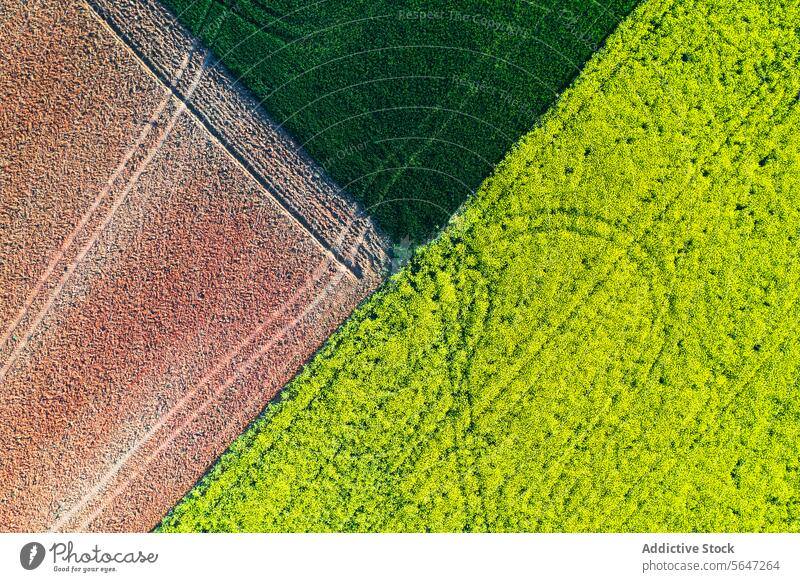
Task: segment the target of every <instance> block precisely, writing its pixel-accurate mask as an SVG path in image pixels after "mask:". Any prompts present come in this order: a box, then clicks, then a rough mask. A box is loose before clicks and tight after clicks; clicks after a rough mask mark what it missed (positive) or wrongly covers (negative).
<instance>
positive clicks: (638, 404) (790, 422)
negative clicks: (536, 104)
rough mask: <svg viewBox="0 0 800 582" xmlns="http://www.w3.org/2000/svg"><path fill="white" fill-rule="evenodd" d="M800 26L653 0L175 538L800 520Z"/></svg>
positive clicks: (741, 1) (196, 497) (225, 470)
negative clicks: (195, 534) (232, 533)
mask: <svg viewBox="0 0 800 582" xmlns="http://www.w3.org/2000/svg"><path fill="white" fill-rule="evenodd" d="M798 27H800V12H798V7H797V6H796V5H793V4H791V5H790V4H789V3H781V2H769V3H767V2H762V1H760V0H736V1H735V2H731V1H730V0H724V1H723V0H649V1H647V2H646V3H645V4H644V5H642V6H641V7H640V8H638V9H637V10H635V11H634V13H633V15H632V16H631V17H630V19H629V20H627V21H626V22H625V23H623V25H622V26H621V27H620V29H619V30H618V31H617V32H616V33H615V34H614V35H613V36H612V37H611V39H610V40H609V44H608V47H607V49H605V50H603V51H601V53H600V54H599V55H598V57H597V58H596V59H593V60H592V61H591V62H590V64H589V65H588V66H587V68H586V70H585V71H584V73H583V74H582V75H581V77H580V78H579V80H578V82H577V83H576V85H575V86H574V87H573V88H571V89H570V90H569V91H568V92H567V93H566V94H565V95H564V96H563V97H562V99H561V100H559V102H558V104H557V105H556V107H555V108H554V109H553V110H552V111H551V112H550V113H548V114H547V115H546V116H545V118H544V119H543V121H542V123H541V125H540V126H539V127H537V128H536V129H535V130H534V131H532V132H531V133H530V134H529V135H528V136H526V137H525V138H524V139H523V141H522V142H521V143H520V144H519V145H518V146H517V147H516V148H515V149H514V150H513V152H512V153H511V154H510V155H509V156H508V157H507V158H506V160H505V161H504V162H503V163H502V164H501V165H500V166H499V167H498V169H497V171H496V173H495V174H494V176H493V177H492V178H490V179H489V180H487V181H486V182H485V183H484V185H483V186H482V187H481V189H480V191H479V192H478V194H477V196H476V197H475V199H473V200H472V201H471V202H470V203H469V204H468V205H467V207H466V208H465V209H464V210H463V211H462V212H461V213H459V214H458V215H457V216H456V218H454V219H453V221H452V222H451V223H450V225H449V226H448V227H447V228H446V230H445V232H444V233H443V234H442V235H441V236H440V237H439V238H438V239H437V240H436V241H434V242H433V243H432V244H430V245H429V246H427V247H424V248H423V249H421V250H420V252H418V253H417V254H416V256H415V258H414V259H413V260H412V262H411V263H410V264H409V266H408V267H407V268H406V269H404V270H403V271H401V272H400V273H399V274H398V275H396V276H395V277H393V278H392V280H391V281H390V282H389V284H388V285H387V286H386V287H385V288H384V289H383V290H382V291H380V292H379V293H378V294H376V295H375V296H373V297H372V298H371V299H370V300H369V301H368V302H367V303H366V304H365V305H364V306H363V307H362V308H361V309H360V310H359V311H358V312H357V313H356V315H355V316H354V317H353V318H352V319H351V320H350V321H349V323H347V324H346V325H345V326H344V328H343V329H342V330H341V331H340V332H339V333H338V334H337V335H336V336H334V338H333V339H332V340H331V341H330V342H329V344H328V345H327V347H326V348H325V349H324V350H323V351H322V353H321V354H320V355H319V357H317V358H316V359H315V360H314V361H313V362H312V363H311V364H310V365H309V366H308V367H307V368H306V369H305V371H304V372H303V373H302V374H301V375H300V376H299V377H298V379H297V380H296V381H295V382H293V383H292V384H291V385H290V386H289V387H288V388H287V389H286V390H285V392H284V398H283V400H282V401H281V402H280V403H278V404H277V405H275V406H272V407H270V408H269V409H268V410H267V411H266V412H265V414H264V415H263V417H262V418H261V419H259V420H258V421H257V422H256V423H255V425H254V426H253V427H252V429H251V430H249V431H248V432H247V433H246V434H244V435H243V436H242V437H241V438H240V439H239V440H238V441H237V442H235V443H234V444H233V446H232V447H231V449H230V451H229V452H228V453H227V454H225V455H224V457H223V458H222V459H221V461H220V462H219V463H218V464H217V465H216V466H215V467H214V468H213V469H212V470H211V472H210V474H209V475H208V476H207V477H206V478H205V479H204V480H203V481H202V483H201V484H200V485H199V486H198V487H197V488H195V490H193V491H191V492H190V493H189V494H188V496H187V497H186V498H185V499H184V501H183V502H181V503H180V504H179V505H178V506H177V507H176V508H175V509H174V510H173V511H172V512H171V513H170V515H168V516H167V517H166V518H165V520H164V522H163V524H162V526H161V528H160V529H162V530H164V531H205V530H214V531H262V530H266V531H273V530H278V531H307V530H313V531H318V530H322V531H328V530H331V531H350V530H357V531H395V530H403V531H409V530H410V531H420V530H421V531H424V530H436V531H481V530H490V531H674V530H678V531H800V445H798V443H800V332H799V330H798V326H799V325H800V304H798V295H799V294H800V261H798V254H799V253H800V245H799V244H798V243H800V197H798V192H800V102H799V99H800V68H799V67H798V62H800V38H799V37H798V35H797V30H798Z"/></svg>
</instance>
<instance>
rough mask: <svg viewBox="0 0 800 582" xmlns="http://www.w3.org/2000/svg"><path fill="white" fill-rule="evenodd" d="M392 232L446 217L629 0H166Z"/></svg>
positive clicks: (422, 233)
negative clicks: (344, 0)
mask: <svg viewBox="0 0 800 582" xmlns="http://www.w3.org/2000/svg"><path fill="white" fill-rule="evenodd" d="M164 3H165V4H166V5H167V7H169V8H170V9H172V10H173V12H174V13H175V14H177V15H179V17H180V20H182V21H183V22H184V23H186V24H187V25H188V26H189V27H190V28H191V29H192V30H193V31H194V32H195V33H197V34H199V36H200V37H201V38H202V39H203V40H204V41H205V43H206V44H207V45H208V46H210V47H211V48H212V49H213V50H214V51H215V53H216V54H217V55H218V56H220V57H221V58H222V60H223V61H224V62H225V64H227V65H228V67H229V68H230V69H231V70H232V71H233V72H234V74H235V75H239V76H241V78H242V80H243V81H244V82H245V84H246V85H248V86H249V87H250V88H251V89H252V90H253V91H254V92H255V94H256V95H257V96H258V97H259V98H260V99H262V100H263V103H264V105H265V107H266V109H267V110H268V111H269V112H270V114H271V115H272V116H273V118H274V119H275V120H276V121H277V122H278V123H280V124H282V125H283V126H284V127H285V128H286V129H288V130H289V132H290V133H292V134H293V135H294V136H295V137H296V139H297V141H298V142H299V143H301V144H302V145H303V147H305V148H306V150H307V151H308V152H309V153H310V154H311V155H312V157H314V158H315V159H316V160H317V161H318V162H319V163H320V164H322V165H323V166H324V167H325V169H327V170H328V172H329V173H330V174H331V175H332V176H333V178H334V179H335V180H336V181H337V182H338V183H339V185H340V186H342V187H343V188H344V189H345V190H348V191H349V192H351V193H352V194H353V195H354V196H355V197H356V198H358V199H359V200H361V201H362V202H363V203H364V205H365V207H366V208H367V210H368V211H369V212H370V213H371V214H373V215H374V216H375V217H377V219H378V220H379V222H380V224H381V225H382V226H383V228H384V229H385V230H386V231H387V233H389V234H390V235H392V237H393V238H394V239H395V240H401V239H403V238H405V237H410V238H411V239H412V240H417V241H419V240H424V239H426V238H428V236H429V235H431V234H432V233H433V232H435V231H437V230H438V227H440V226H443V225H444V224H445V223H446V222H447V220H448V219H449V218H450V215H451V214H452V213H453V212H454V211H455V210H456V209H457V208H458V206H459V205H460V204H461V203H462V202H463V201H464V200H465V198H466V197H467V196H468V195H469V194H470V193H471V192H473V191H474V190H475V189H477V187H478V186H479V185H480V183H481V181H482V180H483V179H484V178H486V177H487V176H488V175H490V174H491V172H492V168H493V167H494V165H495V164H497V163H498V162H499V161H500V160H501V159H502V157H503V156H504V155H505V154H506V153H507V152H508V150H509V149H510V148H511V146H512V145H513V144H514V143H515V142H516V141H517V140H518V139H519V138H520V137H521V136H522V135H523V134H525V133H527V132H528V131H529V130H530V129H531V128H532V127H533V124H534V122H535V120H536V119H537V117H538V116H539V115H540V114H541V113H543V112H544V111H545V110H546V109H547V108H548V107H549V106H550V105H552V104H553V102H554V101H555V99H556V96H557V95H558V93H559V92H560V91H562V90H563V88H564V87H566V86H567V85H568V84H569V83H570V82H571V81H572V80H573V79H574V78H575V76H576V75H577V74H578V73H579V71H580V69H581V68H582V67H583V64H584V62H585V61H586V59H587V58H588V57H590V56H591V55H592V53H593V52H594V51H595V50H596V48H597V46H598V44H600V43H601V42H602V40H603V39H604V38H605V37H606V36H607V35H608V33H609V32H610V31H611V30H613V28H614V27H615V26H616V24H617V23H618V21H619V20H620V19H622V18H623V17H624V16H625V15H626V14H627V13H628V12H629V11H630V9H631V8H632V7H633V6H634V5H635V0H591V1H588V2H587V1H585V0H537V1H536V2H529V1H516V2H505V1H504V2H486V1H485V0H457V1H454V0H424V1H422V0H392V1H388V2H384V1H374V0H351V1H347V2H342V1H337V0H317V1H313V2H306V1H303V2H299V1H297V0H275V1H270V2H266V1H264V0H225V2H219V1H215V0H165V1H164Z"/></svg>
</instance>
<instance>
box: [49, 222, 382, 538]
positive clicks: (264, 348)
mask: <svg viewBox="0 0 800 582" xmlns="http://www.w3.org/2000/svg"><path fill="white" fill-rule="evenodd" d="M347 226H348V228H350V227H351V223H350V222H348V225H347ZM366 234H367V231H364V232H362V233H361V235H360V236H359V237H358V238H357V239H356V241H355V242H354V243H353V244H352V245H351V251H352V252H353V253H355V252H358V248H359V247H360V246H361V245H362V244H363V239H364V237H365V236H366ZM341 237H343V232H341V233H340V239H341ZM326 259H327V260H328V261H330V257H323V260H322V261H321V262H320V263H319V264H318V265H317V267H316V268H315V269H314V271H312V272H311V275H310V276H309V278H308V280H307V281H306V284H305V285H303V287H302V288H301V289H300V290H298V291H296V292H295V293H294V294H293V295H292V297H291V298H290V299H289V300H288V301H287V302H285V303H284V304H283V306H282V308H281V309H280V310H279V311H280V313H282V312H283V311H285V310H286V308H287V306H288V305H290V304H291V303H293V302H296V301H299V300H300V299H301V298H302V295H303V294H304V293H305V292H306V291H307V290H309V288H310V287H313V285H314V283H317V282H319V281H321V280H322V277H323V275H324V273H322V271H323V269H324V268H325V266H326ZM331 264H332V265H333V266H335V267H338V268H337V269H336V270H337V272H338V273H337V274H336V275H334V276H333V277H332V279H331V281H330V282H328V284H327V285H325V287H324V288H323V289H322V290H321V291H320V292H319V293H318V294H317V296H316V297H315V298H314V299H313V300H312V301H311V302H310V303H309V304H308V305H306V306H305V308H303V310H302V311H301V312H300V314H298V315H297V316H295V318H294V319H292V320H291V321H289V322H288V323H287V324H285V325H284V326H283V327H281V328H280V330H278V331H277V332H276V333H275V334H273V335H272V336H271V337H269V339H268V340H267V341H266V342H265V343H264V344H263V345H261V346H260V347H259V348H258V349H257V350H256V351H255V352H254V353H253V354H251V355H250V356H249V357H248V358H247V359H246V360H245V361H244V362H242V363H240V364H239V365H238V366H234V369H233V371H232V373H231V374H229V375H227V379H225V378H226V376H222V378H220V379H222V380H224V381H223V384H222V385H221V387H217V389H215V390H214V391H213V393H212V394H210V395H209V396H208V397H206V398H205V399H204V400H202V401H201V403H200V404H199V406H198V408H197V409H196V410H195V411H194V412H193V413H192V414H191V415H190V417H189V419H187V420H186V421H184V422H182V423H181V424H180V425H179V426H178V427H177V428H175V429H173V431H172V432H171V433H170V434H169V436H167V437H165V438H164V441H163V442H162V443H161V444H160V445H159V447H158V448H157V449H156V451H155V452H154V453H151V454H150V455H149V456H148V457H147V460H146V461H145V462H144V463H143V464H142V466H141V467H140V470H139V471H137V472H135V474H134V476H133V477H131V478H129V479H127V480H125V482H124V483H120V484H119V485H117V487H115V488H114V490H113V491H112V496H111V497H110V498H109V499H107V500H105V501H101V502H100V505H99V506H98V507H97V508H96V509H95V510H94V511H93V512H92V513H91V514H90V516H89V517H88V518H86V519H84V520H83V521H82V522H81V523H80V526H79V527H78V528H77V531H82V530H83V529H85V527H86V526H87V525H88V524H90V523H91V522H92V521H93V520H94V519H95V518H96V517H97V515H99V513H100V512H101V511H102V509H103V508H105V506H106V505H107V504H108V502H109V501H110V500H111V499H113V498H115V497H116V496H117V495H119V493H120V492H121V491H122V490H123V489H124V488H125V487H127V486H128V485H129V484H130V483H131V481H132V480H133V479H135V478H137V477H138V476H139V475H141V472H142V469H144V468H145V467H146V466H147V465H149V464H150V463H151V462H152V461H153V459H154V458H155V456H156V455H157V454H158V453H159V452H161V451H162V450H164V448H165V447H166V445H167V444H169V443H171V442H172V440H173V439H174V438H175V437H176V436H177V435H178V434H180V433H181V432H182V431H183V430H184V428H185V427H186V425H187V424H188V423H189V422H191V421H193V420H194V419H196V418H197V416H198V415H199V413H200V412H201V411H203V410H205V409H206V408H207V407H208V405H209V404H210V403H211V402H212V401H213V400H214V399H216V398H218V397H219V396H220V395H221V394H222V393H223V391H224V390H226V389H227V388H230V386H231V385H233V384H234V383H235V382H236V381H237V380H240V379H241V375H242V374H243V373H247V372H248V371H249V369H250V368H251V367H252V366H253V365H254V364H255V363H256V362H257V361H258V360H259V359H261V358H262V357H263V356H264V355H265V354H266V353H267V352H268V351H269V350H270V349H271V348H272V346H273V345H274V344H275V343H276V341H277V340H278V338H282V337H283V336H285V334H286V333H287V332H288V331H289V330H290V329H292V328H294V327H296V326H297V324H298V323H299V322H300V321H301V320H302V319H303V318H304V317H306V316H307V315H308V313H309V312H311V311H312V310H313V309H314V308H315V307H316V306H317V305H318V304H319V303H320V302H321V301H322V300H324V299H325V298H327V296H328V295H329V294H330V292H331V290H333V289H334V288H335V287H336V286H338V284H339V283H340V282H341V280H342V277H343V276H344V274H345V272H346V271H345V270H344V269H343V268H342V267H341V265H340V264H339V263H336V262H333V261H331ZM277 317H278V315H275V314H271V315H270V317H269V319H268V321H265V322H264V323H262V324H261V325H259V326H258V327H257V328H256V329H254V330H253V331H251V332H250V333H249V334H248V335H247V336H246V337H245V338H244V339H242V340H240V341H239V342H238V344H237V345H236V346H235V347H234V348H233V349H232V350H230V351H229V352H228V353H227V354H226V355H225V356H224V357H223V358H222V359H221V360H218V361H217V362H216V363H215V364H213V365H212V366H211V367H210V368H209V369H208V371H207V372H206V373H205V374H204V375H203V377H202V378H200V380H199V381H198V383H197V384H196V385H195V387H194V388H192V389H191V390H189V391H188V392H187V393H186V394H185V395H184V396H182V397H181V398H180V400H178V402H176V403H175V404H174V405H173V406H172V407H170V409H169V410H168V411H167V412H165V413H164V415H162V417H161V418H160V419H159V420H158V421H157V422H156V424H155V425H153V426H152V427H151V428H150V429H149V430H148V431H147V432H146V433H145V435H144V436H143V437H142V438H141V439H139V441H138V442H137V443H136V444H135V445H134V446H133V447H132V448H131V449H130V450H128V451H127V452H126V453H125V454H124V455H123V457H122V458H121V459H120V460H118V461H117V462H116V463H115V464H114V465H112V467H111V469H110V470H109V471H107V472H106V474H105V475H104V476H103V477H102V478H101V479H100V481H99V482H98V483H96V484H95V485H94V487H92V489H91V490H90V491H89V493H87V494H86V495H84V496H83V497H82V498H81V499H79V500H78V501H77V502H76V503H75V504H74V505H73V506H72V507H71V508H70V509H69V510H68V511H67V512H66V513H65V514H64V515H62V516H61V517H59V518H58V519H57V520H56V522H55V523H54V524H53V525H52V526H51V527H50V528H49V530H48V531H51V532H55V531H59V530H60V528H62V527H63V526H64V525H66V524H68V523H69V522H70V521H71V520H72V519H73V518H74V517H75V515H76V513H79V512H80V511H81V509H82V508H83V507H85V506H86V505H87V503H89V502H90V501H91V500H92V498H93V497H95V496H97V494H98V493H100V492H101V491H102V490H103V488H104V487H107V486H108V484H109V483H110V482H111V481H112V480H113V479H114V477H115V476H116V475H117V474H119V472H120V471H122V469H123V468H124V467H125V465H126V464H127V463H128V461H130V459H131V458H132V457H133V456H134V455H135V454H136V453H137V452H138V451H139V450H140V449H141V448H142V447H143V446H144V445H146V444H147V443H148V442H149V441H150V440H151V439H152V438H153V436H155V434H156V433H157V432H158V431H159V430H160V429H161V428H162V427H163V426H164V425H165V424H166V423H167V422H168V421H169V419H170V417H172V416H173V415H174V414H175V413H176V412H177V411H178V410H179V409H180V408H182V407H183V406H184V405H185V404H186V403H187V402H188V401H189V400H190V399H191V398H192V397H194V396H195V395H196V394H197V392H198V391H199V390H200V388H202V387H204V386H205V385H206V384H208V383H210V382H211V381H212V380H213V379H214V377H215V376H217V375H219V374H221V373H222V372H223V371H224V369H225V367H226V366H229V365H230V364H231V363H232V362H233V360H234V359H235V358H236V357H237V356H238V355H240V354H241V353H242V352H243V351H244V350H245V349H246V348H248V347H249V346H250V345H252V344H253V342H254V341H255V340H256V339H257V338H258V336H259V335H260V334H261V333H263V332H264V330H265V329H266V328H267V326H268V325H269V323H271V322H272V321H274V320H275V319H276V318H277ZM282 388H283V387H279V388H278V391H277V392H276V394H277V393H278V392H280V391H281V390H282ZM215 462H216V461H215Z"/></svg>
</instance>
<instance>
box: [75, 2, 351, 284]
mask: <svg viewBox="0 0 800 582" xmlns="http://www.w3.org/2000/svg"><path fill="white" fill-rule="evenodd" d="M84 2H85V3H86V5H87V6H88V7H89V8H90V10H91V11H92V12H93V13H94V14H95V16H96V17H97V18H99V19H100V20H102V21H103V22H104V23H105V25H106V27H107V28H108V30H110V31H111V32H112V33H113V34H114V36H115V37H116V38H117V39H118V40H119V41H120V42H121V43H122V44H123V45H124V46H125V47H127V48H128V50H129V51H130V52H131V53H132V54H133V56H134V57H135V58H136V60H137V61H138V62H139V63H140V64H141V66H142V67H143V68H144V69H145V70H146V71H148V72H149V73H150V74H151V75H152V76H153V77H154V78H155V79H156V80H157V81H158V82H159V83H160V84H161V85H162V86H163V87H164V88H165V89H166V90H167V91H169V92H170V93H172V95H173V96H174V97H175V99H177V100H178V101H180V102H181V103H182V104H183V106H184V107H185V108H186V110H187V111H188V112H189V114H190V115H191V116H192V117H193V118H194V120H195V121H196V122H197V124H198V125H199V126H200V127H202V128H203V129H204V130H205V131H206V133H208V135H209V136H210V137H211V139H212V141H213V142H214V143H217V144H218V145H219V146H220V147H221V148H222V150H223V151H224V152H225V153H226V154H227V155H228V157H229V158H230V159H231V160H232V161H233V162H234V163H235V164H236V165H238V166H239V167H240V168H241V169H242V170H243V171H244V172H245V173H246V174H247V175H249V176H250V177H251V178H252V179H253V180H254V181H255V182H256V183H257V184H258V185H259V186H260V187H261V189H262V190H263V191H264V192H265V193H266V194H267V195H268V196H269V197H270V198H271V199H272V200H273V201H274V202H275V203H276V204H277V205H278V206H279V207H280V208H281V210H283V212H284V213H285V214H286V216H288V217H289V219H290V220H292V222H294V223H295V226H297V227H298V228H300V230H302V231H303V232H304V233H305V234H306V235H308V237H309V238H311V240H312V241H314V242H315V243H316V244H317V245H318V246H319V247H320V248H321V249H322V251H323V252H324V253H325V254H326V255H328V257H329V258H330V259H331V260H332V261H333V262H334V263H336V264H338V265H339V266H341V267H342V268H343V269H345V271H347V273H349V274H350V275H351V276H352V277H354V278H355V279H362V278H363V276H364V274H363V271H362V269H361V267H360V266H358V265H357V264H355V263H353V264H351V263H350V262H349V261H348V260H347V258H346V257H345V256H344V255H342V253H341V252H340V251H338V250H337V249H335V248H333V247H332V246H331V245H329V244H328V243H327V242H326V241H325V240H324V239H323V238H322V237H320V236H319V235H318V234H316V233H315V232H314V230H315V229H314V227H313V226H312V225H311V223H310V222H309V221H308V219H307V218H306V217H305V216H304V215H303V214H302V213H301V212H299V211H297V210H295V209H294V208H293V207H292V205H291V204H290V203H289V202H288V201H287V200H286V198H285V197H284V196H283V195H282V194H280V193H279V192H278V191H277V190H276V189H275V188H273V187H272V186H271V185H270V184H269V182H267V180H266V179H265V178H264V177H263V176H262V175H261V173H260V172H259V171H258V170H257V169H256V168H255V167H254V166H253V164H251V163H250V162H249V161H248V160H247V158H245V156H244V155H243V154H241V153H240V152H239V151H238V149H237V148H236V146H234V145H233V144H232V143H230V142H229V141H228V139H227V138H226V137H225V136H224V135H222V133H221V132H220V131H219V130H217V129H216V128H215V127H214V125H213V124H212V123H211V121H210V120H209V119H208V118H207V117H206V115H205V114H204V113H203V112H202V111H201V110H200V109H199V108H198V107H197V106H196V105H194V104H193V103H191V94H190V93H189V94H188V95H187V94H184V92H183V91H181V90H180V89H178V87H177V86H176V85H173V84H172V83H170V82H169V79H167V78H166V77H165V76H164V74H163V73H161V72H160V71H159V70H158V69H157V68H156V67H155V66H154V65H153V63H152V62H151V61H150V58H149V57H148V56H147V55H146V54H144V52H142V51H141V50H140V49H139V48H138V47H137V46H136V45H135V44H134V42H133V41H132V40H131V39H130V37H129V36H128V35H127V34H126V33H125V31H124V30H122V28H121V27H120V25H119V24H117V23H116V22H115V21H114V20H113V19H112V18H110V17H107V16H106V15H105V14H104V10H102V9H101V8H99V7H98V6H97V5H96V4H95V3H94V2H93V0H84ZM196 42H197V41H196ZM207 54H208V57H207V59H208V61H209V63H210V65H209V66H210V67H215V66H217V64H219V62H220V61H219V60H218V59H217V58H216V57H213V56H211V53H210V51H209V52H208V53H207ZM187 93H188V92H187Z"/></svg>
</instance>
